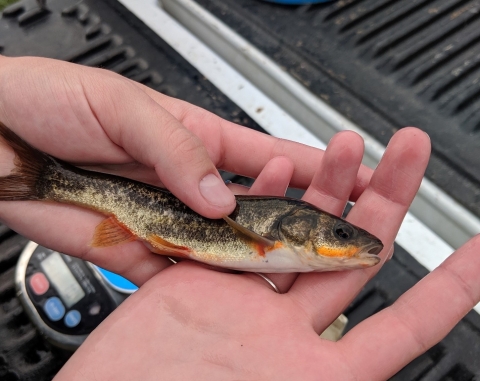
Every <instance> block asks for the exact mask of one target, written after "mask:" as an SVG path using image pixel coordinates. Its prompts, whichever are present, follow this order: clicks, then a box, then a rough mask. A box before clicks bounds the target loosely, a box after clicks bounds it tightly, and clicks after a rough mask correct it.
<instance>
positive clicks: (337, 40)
mask: <svg viewBox="0 0 480 381" xmlns="http://www.w3.org/2000/svg"><path fill="white" fill-rule="evenodd" d="M196 1H197V2H198V3H199V4H200V5H202V6H204V7H205V8H206V9H208V10H209V11H210V12H211V13H212V14H214V15H215V16H217V17H218V18H220V19H221V20H223V21H225V22H226V23H227V24H228V25H229V26H230V27H231V28H233V29H234V30H235V31H237V33H239V34H240V35H242V36H243V37H245V38H246V39H247V40H249V41H250V42H251V43H253V44H254V45H255V46H257V47H258V48H259V49H260V50H262V51H263V52H265V53H266V54H267V55H269V56H270V57H271V58H272V59H273V60H275V61H276V62H277V63H279V64H280V65H281V66H282V67H283V68H285V70H287V71H288V72H289V73H290V74H291V75H293V76H294V77H296V78H297V79H298V80H299V81H300V82H301V83H302V84H304V85H305V86H306V87H308V88H309V89H310V90H311V91H312V92H313V93H315V94H316V95H317V96H319V97H320V98H322V99H323V100H325V101H326V102H327V103H329V104H330V105H332V106H333V107H334V108H335V109H337V110H338V111H340V112H341V113H342V114H344V115H345V116H347V117H348V118H349V119H350V120H352V121H353V122H355V123H357V124H358V125H360V126H361V127H362V128H363V129H364V130H366V131H368V132H369V133H371V134H372V135H373V136H375V138H377V139H378V140H379V141H381V142H382V143H384V144H386V143H387V142H388V140H389V138H390V137H391V135H392V133H393V132H395V131H396V130H397V129H399V128H402V127H404V126H418V127H420V128H422V129H423V130H424V131H426V132H427V133H428V134H429V135H430V137H431V138H432V143H433V151H434V155H433V157H432V160H431V163H430V166H429V169H428V171H427V176H428V177H429V178H430V179H431V180H433V181H434V182H435V183H436V184H437V185H439V186H440V187H441V188H443V189H444V190H445V191H446V192H447V193H449V194H450V195H452V196H453V197H454V198H455V199H457V200H458V201H459V202H460V203H462V204H463V205H465V206H466V207H467V208H468V209H470V210H472V211H473V212H474V213H476V214H477V215H478V216H480V1H475V0H470V1H468V0H467V1H466V0H342V1H335V2H330V3H326V4H320V5H304V6H285V5H276V4H271V3H267V2H263V1H258V0H196Z"/></svg>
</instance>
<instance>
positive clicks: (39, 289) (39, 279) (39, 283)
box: [30, 273, 50, 295]
mask: <svg viewBox="0 0 480 381" xmlns="http://www.w3.org/2000/svg"><path fill="white" fill-rule="evenodd" d="M49 287H50V283H49V282H48V279H47V277H46V276H45V275H43V274H42V273H36V274H33V275H32V277H31V278H30V288H31V289H32V291H33V292H34V293H35V294H37V295H43V294H45V293H46V292H47V290H48V288H49Z"/></svg>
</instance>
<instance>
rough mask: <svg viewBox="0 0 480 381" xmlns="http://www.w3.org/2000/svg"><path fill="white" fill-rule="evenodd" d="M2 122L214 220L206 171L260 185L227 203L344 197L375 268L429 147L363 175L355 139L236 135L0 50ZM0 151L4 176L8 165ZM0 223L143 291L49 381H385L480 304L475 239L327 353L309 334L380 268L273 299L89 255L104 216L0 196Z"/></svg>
mask: <svg viewBox="0 0 480 381" xmlns="http://www.w3.org/2000/svg"><path fill="white" fill-rule="evenodd" d="M0 121H2V122H3V123H4V124H6V125H7V126H8V127H9V128H11V129H12V130H13V131H15V132H16V133H17V134H18V135H20V136H22V137H23V138H24V139H25V140H27V141H29V142H30V143H31V144H32V145H34V146H36V147H37V148H39V149H41V150H44V151H46V152H48V153H50V154H52V155H53V156H57V157H60V158H62V159H64V160H67V161H70V162H72V163H75V164H77V165H81V166H85V167H90V168H95V169H101V170H104V171H110V172H113V173H117V174H121V175H123V176H128V177H131V178H135V179H140V180H143V181H146V182H150V183H154V184H160V183H161V184H164V185H166V186H167V187H168V188H169V189H170V190H171V191H172V192H173V193H174V194H176V195H177V197H179V198H180V199H181V200H182V201H184V202H185V203H187V204H188V205H189V206H190V207H192V208H194V209H195V210H196V211H198V212H199V213H201V214H204V215H205V216H208V217H212V218H218V217H221V216H222V215H224V214H227V213H229V212H230V211H231V210H232V209H233V207H234V200H233V196H232V193H231V192H230V191H229V190H228V189H227V188H226V187H224V185H223V184H221V183H218V184H217V188H215V189H213V186H214V185H215V180H214V179H213V180H212V178H211V176H210V177H209V178H207V180H206V183H204V184H203V185H202V184H201V182H202V179H204V178H205V176H208V175H213V176H215V177H218V173H217V172H216V168H221V169H226V170H229V171H232V172H236V173H240V174H243V175H248V176H251V177H255V178H257V180H256V182H255V183H254V185H253V186H252V188H251V189H249V190H248V189H245V188H242V187H238V186H232V187H231V188H232V190H233V191H234V192H236V193H246V192H248V193H250V194H270V195H282V194H283V193H284V192H285V189H286V187H287V185H288V184H289V183H291V184H292V185H294V186H297V187H303V188H306V189H307V192H306V194H305V197H304V199H305V200H306V201H309V202H311V203H313V204H315V205H317V206H319V207H320V208H322V209H324V210H327V211H329V212H331V213H334V214H336V215H340V214H341V212H342V210H343V208H344V206H345V203H346V201H347V200H348V199H351V200H354V201H356V204H355V206H354V208H353V209H352V211H351V212H350V214H349V216H348V220H349V221H350V222H352V223H354V224H356V225H359V226H360V227H362V228H364V229H366V230H368V231H370V232H371V233H373V234H375V235H376V236H378V237H379V238H380V239H381V240H382V241H383V243H384V245H385V249H384V250H383V252H382V253H381V254H380V256H381V257H382V258H383V259H384V260H385V259H386V258H387V257H388V256H389V255H391V248H392V244H393V240H394V238H395V236H396V233H397V231H398V229H399V226H400V224H401V221H402V219H403V217H404V215H405V213H406V211H407V209H408V206H409V205H410V203H411V201H412V199H413V197H414V195H415V193H416V191H417V189H418V187H419V184H420V181H421V178H422V176H423V173H424V170H425V167H426V164H427V162H428V158H429V153H430V143H429V139H428V137H427V136H426V135H425V134H424V133H423V132H421V131H420V130H418V129H415V128H405V129H402V130H400V131H399V132H398V133H397V134H395V136H394V137H393V138H392V140H391V142H390V144H389V146H388V149H387V151H386V153H385V155H384V157H383V159H382V162H381V163H380V165H379V166H378V167H377V169H376V170H375V172H373V171H372V170H370V169H368V168H366V167H363V166H361V164H360V162H361V157H362V154H363V142H362V139H361V138H360V137H359V136H358V135H356V134H355V133H353V132H343V133H340V134H338V135H336V136H335V137H334V138H333V139H332V141H331V142H330V144H329V147H328V148H327V151H326V153H325V152H323V151H320V150H316V149H313V148H310V147H307V146H303V145H300V144H296V143H292V142H287V141H283V140H279V139H275V138H273V137H269V136H265V135H262V134H259V133H257V132H254V131H251V130H248V129H245V128H241V127H239V126H236V125H234V124H232V123H229V122H227V121H224V120H222V119H220V118H218V117H216V116H215V115H213V114H211V113H209V112H206V111H204V110H201V109H199V108H197V107H195V106H192V105H189V104H187V103H185V102H182V101H179V100H175V99H172V98H169V97H166V96H164V95H162V94H159V93H156V92H154V91H153V90H150V89H147V88H145V87H143V86H141V85H138V84H135V83H133V82H131V81H129V80H127V79H124V78H122V77H119V76H116V75H115V74H112V73H109V72H105V71H102V70H97V69H88V68H83V67H79V66H75V65H71V64H66V63H61V62H58V61H52V60H45V59H40V58H15V59H11V58H4V57H1V56H0ZM0 148H1V149H0V174H1V175H5V174H7V173H8V172H9V170H10V169H11V168H12V166H13V164H12V158H13V155H12V153H11V151H10V150H9V149H8V148H7V147H5V146H4V145H3V146H2V147H0ZM179 173H181V174H182V176H178V174H179ZM212 184H213V185H212ZM202 187H203V191H204V192H203V193H202ZM212 194H213V195H214V196H215V197H209V195H212ZM217 195H218V196H217ZM209 200H210V201H209ZM26 215H28V219H27V218H25V216H26ZM0 218H1V220H2V221H4V222H5V223H6V224H7V225H9V226H10V227H12V228H13V229H15V230H16V231H18V232H20V233H22V234H24V235H25V236H27V237H29V238H31V239H33V240H35V241H37V242H39V243H40V244H43V245H46V246H49V247H52V248H54V249H56V250H59V251H62V252H66V253H69V254H71V255H76V256H78V257H81V258H83V259H85V260H89V261H91V262H94V263H97V264H99V265H100V266H103V267H106V268H108V269H110V270H112V271H115V272H117V273H120V274H121V275H124V276H126V277H127V278H129V279H131V280H132V281H134V282H135V283H137V284H138V285H140V286H141V288H140V290H139V291H137V292H136V293H135V294H134V295H133V296H132V297H130V298H129V299H128V300H127V301H125V302H124V303H123V304H122V305H121V306H120V307H119V308H118V309H117V310H116V311H115V312H114V313H113V314H112V315H111V316H110V317H109V318H107V319H106V320H105V321H104V322H103V323H102V324H101V326H100V327H98V328H97V329H96V330H95V331H94V332H93V333H92V335H90V336H89V338H88V339H87V341H86V342H85V343H84V344H83V345H82V346H81V347H80V349H79V350H78V351H77V352H76V353H75V354H74V355H73V356H72V358H71V359H70V361H69V362H68V363H67V364H66V365H65V367H64V368H63V369H62V370H61V371H60V373H59V374H58V375H57V378H56V379H58V380H63V379H65V380H76V379H78V380H90V379H91V380H97V379H102V380H131V379H142V380H150V379H152V380H156V379H168V380H174V379H176V380H188V379H195V380H203V379H205V380H267V379H275V380H292V379H299V380H318V379H325V380H337V379H338V380H383V379H386V378H388V377H389V376H391V375H393V374H394V373H396V372H397V371H398V370H399V369H401V368H402V367H403V366H404V365H406V364H407V363H408V362H409V361H411V360H412V359H414V358H415V357H417V356H418V355H420V354H421V353H422V352H424V351H425V350H426V349H428V348H429V347H431V346H432V345H434V344H435V343H437V342H438V341H439V340H441V339H442V338H443V337H444V336H445V335H446V334H447V333H448V332H449V330H450V329H451V328H452V327H453V326H454V325H455V324H456V322H458V320H459V319H461V318H462V317H463V316H464V315H465V314H466V313H467V312H468V311H469V310H470V309H471V308H472V307H473V306H474V305H475V304H476V303H477V302H478V301H479V300H480V282H479V281H478V276H477V274H478V273H479V271H480V257H479V256H478V255H476V254H477V253H478V251H479V250H480V238H479V237H476V238H474V239H472V240H471V241H470V242H469V243H467V244H466V245H465V246H464V247H462V248H461V249H459V250H458V251H457V252H456V253H455V254H454V255H453V256H452V257H450V259H449V260H447V261H446V262H445V263H444V264H443V265H442V266H441V267H440V268H439V269H437V270H435V271H434V272H432V273H431V274H430V275H429V276H427V277H426V278H425V279H424V280H423V281H421V282H420V283H419V284H418V285H416V286H415V287H414V288H413V289H411V290H409V291H408V292H407V293H405V294H404V295H403V296H402V297H401V298H400V299H399V300H398V301H397V302H396V303H395V304H394V305H393V306H391V307H389V308H387V309H385V310H383V311H381V312H380V313H378V314H376V315H374V316H372V317H371V318H369V319H367V320H366V321H364V322H363V323H361V324H360V325H358V326H357V327H355V328H354V329H353V330H351V331H350V332H349V333H348V334H347V335H346V336H345V337H344V338H343V339H341V340H340V341H339V342H337V343H332V342H328V341H325V340H321V339H319V338H318V336H317V334H318V333H319V332H321V331H323V330H324V329H325V327H327V326H328V325H329V324H330V322H331V321H333V320H334V319H335V318H336V317H337V316H338V315H339V314H340V313H341V312H342V311H343V310H344V309H345V307H346V306H347V305H348V304H349V303H350V301H351V300H352V299H353V298H354V297H355V295H356V294H357V293H358V292H359V290H360V289H361V288H362V286H363V285H364V284H365V283H366V282H367V281H368V280H369V279H370V278H371V277H373V276H374V275H375V273H376V272H377V271H378V270H379V269H380V266H375V267H373V268H371V269H367V270H356V271H349V272H341V273H311V274H302V275H300V276H297V275H296V274H285V275H281V274H276V275H271V276H270V278H271V279H272V280H273V281H274V282H275V283H276V284H277V285H278V287H279V288H280V291H281V292H282V294H276V293H275V292H273V291H272V289H271V288H270V286H269V285H268V284H267V283H266V282H264V281H263V280H262V279H261V278H259V277H257V276H256V275H252V274H241V275H238V274H237V275H235V274H226V273H220V272H216V271H213V270H211V269H207V268H204V267H201V266H199V265H197V264H195V263H192V262H183V263H180V264H178V265H171V264H170V262H169V261H168V260H167V259H165V258H163V257H161V256H158V255H154V254H152V253H150V252H149V251H148V249H147V248H146V247H145V246H143V244H141V243H139V242H133V243H129V244H125V245H121V246H118V247H113V248H103V249H92V248H91V247H90V246H89V242H90V240H91V237H92V235H93V231H94V229H95V226H96V225H97V224H98V223H99V222H100V221H102V219H103V217H102V216H99V215H98V214H96V213H94V212H91V211H88V210H84V209H80V208H76V207H73V206H65V205H56V204H51V203H41V202H2V203H0ZM392 343H395V345H392Z"/></svg>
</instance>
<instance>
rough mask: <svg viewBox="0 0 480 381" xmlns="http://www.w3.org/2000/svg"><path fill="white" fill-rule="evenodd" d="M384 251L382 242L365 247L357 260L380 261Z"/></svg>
mask: <svg viewBox="0 0 480 381" xmlns="http://www.w3.org/2000/svg"><path fill="white" fill-rule="evenodd" d="M382 250H383V244H382V243H381V242H374V243H372V244H370V245H367V246H365V247H363V248H362V249H361V250H360V252H359V253H358V254H357V258H360V259H367V260H373V261H380V257H379V256H378V254H380V253H381V251H382Z"/></svg>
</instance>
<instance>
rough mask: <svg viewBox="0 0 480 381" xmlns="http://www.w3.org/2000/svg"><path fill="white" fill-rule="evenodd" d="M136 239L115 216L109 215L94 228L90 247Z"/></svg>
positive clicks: (112, 244)
mask: <svg viewBox="0 0 480 381" xmlns="http://www.w3.org/2000/svg"><path fill="white" fill-rule="evenodd" d="M136 239H137V237H136V236H135V234H133V233H132V232H131V231H130V230H128V229H127V228H126V227H124V226H123V225H122V224H121V223H120V222H118V220H117V219H116V218H115V217H109V218H107V219H105V220H103V221H102V222H100V224H98V225H97V227H96V228H95V233H94V234H93V239H92V242H91V244H90V246H92V247H108V246H115V245H120V244H121V243H126V242H133V241H135V240H136Z"/></svg>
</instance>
